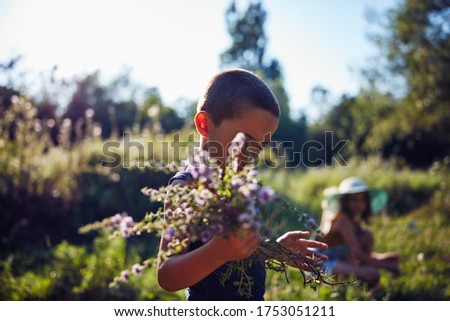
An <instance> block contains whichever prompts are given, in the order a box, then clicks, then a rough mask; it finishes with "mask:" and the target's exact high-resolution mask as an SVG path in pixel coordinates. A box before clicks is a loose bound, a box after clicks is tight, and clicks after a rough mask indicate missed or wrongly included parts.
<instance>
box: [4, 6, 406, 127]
mask: <svg viewBox="0 0 450 321" xmlns="http://www.w3.org/2000/svg"><path fill="white" fill-rule="evenodd" d="M229 3H230V0H189V1H185V0H164V1H163V0H146V1H145V0H108V1H100V0H65V1H58V0H40V1H33V0H0V62H5V61H7V60H8V59H9V58H11V57H13V56H14V55H17V54H20V55H23V61H22V65H23V66H24V67H26V68H27V70H30V71H36V72H43V71H44V72H45V71H49V70H51V68H52V67H53V66H55V65H57V66H58V69H57V72H56V77H61V78H63V77H72V76H74V75H80V74H85V73H89V72H93V71H96V70H98V71H100V74H101V75H102V77H103V79H105V81H107V80H108V79H111V78H112V77H114V76H117V75H118V74H119V73H120V71H121V70H123V69H124V68H130V69H131V77H132V79H133V80H135V81H137V82H139V83H141V84H142V85H144V86H148V87H157V88H158V89H159V91H160V93H161V96H162V98H163V101H164V102H165V103H166V104H168V105H171V104H172V103H175V102H176V101H177V100H178V99H179V98H185V99H188V100H195V101H196V100H197V99H198V98H199V96H200V95H201V93H202V91H203V89H204V87H205V85H206V83H207V81H208V80H209V79H210V78H211V77H212V76H213V75H214V74H215V73H217V72H218V71H220V58H219V56H220V54H221V53H222V52H224V51H225V50H226V49H227V48H228V47H229V46H230V45H231V38H230V36H229V35H228V33H227V29H226V22H225V11H226V9H227V8H228V6H229ZM237 3H238V8H241V9H244V8H246V6H247V4H248V0H240V1H237ZM396 3H397V1H395V0H377V1H370V0H339V1H338V0H314V1H311V0H263V1H262V4H263V8H264V9H265V10H266V11H267V21H266V24H265V32H266V36H267V38H268V45H267V53H266V56H267V58H276V59H278V60H279V61H280V63H281V66H282V69H283V75H284V80H285V82H284V84H285V87H286V90H287V93H288V95H289V98H290V106H291V110H292V112H293V116H294V117H295V116H296V115H298V114H299V113H300V112H303V113H305V114H307V115H309V116H310V117H312V118H314V117H315V116H317V110H315V107H314V104H313V103H312V101H311V90H312V88H314V87H315V86H317V85H320V86H323V87H325V88H327V89H328V90H329V92H330V99H331V100H333V99H334V100H337V99H338V98H339V97H340V96H342V95H343V94H355V93H357V91H358V89H359V88H360V84H361V78H360V75H359V70H360V69H361V68H362V67H364V66H365V63H366V61H367V60H368V59H369V58H370V57H371V56H374V55H376V54H377V52H378V51H377V49H376V47H375V46H374V45H373V44H372V43H371V42H370V41H369V40H368V39H367V33H368V32H369V30H371V25H370V24H369V23H368V22H367V20H366V18H365V13H366V10H367V8H369V7H370V8H373V9H375V10H377V11H383V10H385V9H387V8H390V7H393V6H395V4H396ZM372 27H373V26H372Z"/></svg>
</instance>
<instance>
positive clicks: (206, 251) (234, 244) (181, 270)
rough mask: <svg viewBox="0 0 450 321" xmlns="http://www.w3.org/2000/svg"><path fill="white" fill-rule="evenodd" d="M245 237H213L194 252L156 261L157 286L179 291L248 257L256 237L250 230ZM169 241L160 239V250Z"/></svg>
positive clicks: (255, 245) (185, 252)
mask: <svg viewBox="0 0 450 321" xmlns="http://www.w3.org/2000/svg"><path fill="white" fill-rule="evenodd" d="M178 183H179V184H187V183H186V181H183V180H174V181H173V184H178ZM239 234H240V235H241V234H243V235H245V236H237V237H230V238H229V239H227V240H226V239H224V238H222V237H219V236H215V237H213V238H212V239H211V240H210V241H209V242H207V243H206V244H204V245H203V246H201V247H199V248H198V249H196V250H193V251H190V252H188V249H187V248H186V249H184V251H183V252H182V253H180V254H177V255H173V256H171V257H169V258H167V259H165V260H161V259H158V270H157V273H158V283H159V285H160V286H161V287H162V288H163V289H164V290H166V291H170V292H172V291H178V290H181V289H184V288H186V287H189V286H191V285H194V284H196V283H198V282H199V281H201V280H203V279H204V278H205V277H206V276H208V275H209V274H211V273H212V272H213V271H214V270H215V269H217V268H218V267H219V266H221V265H222V264H224V263H226V262H228V261H232V260H239V259H243V258H245V257H247V256H249V255H251V254H252V253H253V252H254V251H255V250H256V249H257V247H258V244H259V241H260V239H259V235H258V233H255V232H252V231H246V233H239ZM168 243H169V242H168V241H167V240H165V239H164V237H162V238H161V242H160V251H166V250H167V246H168Z"/></svg>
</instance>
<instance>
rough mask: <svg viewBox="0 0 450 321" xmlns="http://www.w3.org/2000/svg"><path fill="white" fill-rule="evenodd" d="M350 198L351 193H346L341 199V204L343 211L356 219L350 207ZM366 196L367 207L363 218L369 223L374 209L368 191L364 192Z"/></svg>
mask: <svg viewBox="0 0 450 321" xmlns="http://www.w3.org/2000/svg"><path fill="white" fill-rule="evenodd" d="M349 198H350V194H345V195H344V196H342V197H341V199H340V205H341V212H342V213H344V214H345V215H347V216H349V217H350V218H352V219H354V217H353V214H352V213H351V211H350V208H349V204H348V203H349ZM364 198H365V201H366V209H365V210H364V212H362V214H361V220H362V221H363V222H365V223H369V219H370V217H371V216H372V209H371V206H370V195H369V193H368V192H364Z"/></svg>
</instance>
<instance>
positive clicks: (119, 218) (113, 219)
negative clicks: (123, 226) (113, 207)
mask: <svg viewBox="0 0 450 321" xmlns="http://www.w3.org/2000/svg"><path fill="white" fill-rule="evenodd" d="M120 222H122V215H120V214H119V213H117V214H116V215H114V216H113V217H111V224H112V226H113V227H114V228H116V227H119V225H120Z"/></svg>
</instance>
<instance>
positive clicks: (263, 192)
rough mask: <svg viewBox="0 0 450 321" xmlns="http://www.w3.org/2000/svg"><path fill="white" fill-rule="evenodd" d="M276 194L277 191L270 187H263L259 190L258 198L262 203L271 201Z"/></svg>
mask: <svg viewBox="0 0 450 321" xmlns="http://www.w3.org/2000/svg"><path fill="white" fill-rule="evenodd" d="M274 195H275V191H274V190H273V189H271V188H270V187H266V186H265V187H263V188H261V189H260V190H259V192H258V199H259V202H260V203H261V204H266V203H268V202H270V201H271V200H272V198H273V196H274Z"/></svg>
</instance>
